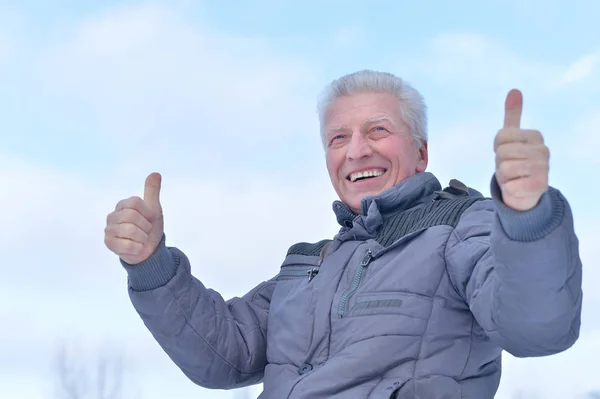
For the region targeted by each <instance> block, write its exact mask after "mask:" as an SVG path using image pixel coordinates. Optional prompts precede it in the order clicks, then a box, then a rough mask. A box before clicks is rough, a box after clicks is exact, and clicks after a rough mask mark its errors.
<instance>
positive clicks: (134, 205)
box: [115, 197, 156, 220]
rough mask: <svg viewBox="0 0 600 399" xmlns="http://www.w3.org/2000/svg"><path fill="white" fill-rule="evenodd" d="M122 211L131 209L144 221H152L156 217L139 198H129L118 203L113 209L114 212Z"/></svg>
mask: <svg viewBox="0 0 600 399" xmlns="http://www.w3.org/2000/svg"><path fill="white" fill-rule="evenodd" d="M123 209H133V210H135V211H137V212H139V213H140V214H141V215H142V216H143V217H144V218H146V220H153V219H154V218H155V217H156V215H155V212H153V211H152V210H151V209H150V208H149V207H148V204H147V203H146V202H145V201H144V200H143V199H141V198H140V197H129V198H127V199H124V200H121V201H119V202H118V203H117V206H116V207H115V212H118V211H120V210H123Z"/></svg>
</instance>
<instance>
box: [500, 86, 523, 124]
mask: <svg viewBox="0 0 600 399" xmlns="http://www.w3.org/2000/svg"><path fill="white" fill-rule="evenodd" d="M522 112H523V94H522V93H521V92H520V91H519V90H517V89H512V90H511V91H509V92H508V95H507V96H506V101H505V102H504V127H505V128H510V127H513V128H520V127H521V113H522Z"/></svg>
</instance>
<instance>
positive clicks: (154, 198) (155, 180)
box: [144, 173, 162, 209]
mask: <svg viewBox="0 0 600 399" xmlns="http://www.w3.org/2000/svg"><path fill="white" fill-rule="evenodd" d="M161 181H162V177H161V175H160V174H159V173H151V174H150V175H149V176H148V177H147V178H146V183H145V185H144V201H145V202H146V203H147V204H148V206H149V207H150V208H153V209H159V208H160V186H161Z"/></svg>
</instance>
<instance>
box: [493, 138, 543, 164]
mask: <svg viewBox="0 0 600 399" xmlns="http://www.w3.org/2000/svg"><path fill="white" fill-rule="evenodd" d="M549 155H550V151H549V150H548V147H546V146H545V145H543V144H528V143H522V142H514V141H513V142H509V143H504V144H502V145H500V146H499V147H498V148H496V161H497V162H502V161H506V160H511V159H548V158H549Z"/></svg>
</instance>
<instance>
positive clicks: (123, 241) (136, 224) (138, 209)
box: [104, 173, 164, 264]
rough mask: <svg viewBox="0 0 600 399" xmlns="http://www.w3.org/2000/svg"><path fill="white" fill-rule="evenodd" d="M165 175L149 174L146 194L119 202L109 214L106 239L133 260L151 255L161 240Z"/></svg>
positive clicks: (123, 255) (105, 233)
mask: <svg viewBox="0 0 600 399" xmlns="http://www.w3.org/2000/svg"><path fill="white" fill-rule="evenodd" d="M160 186H161V175H160V174H158V173H152V174H150V175H149V176H148V177H147V178H146V184H145V187H144V198H143V199H142V198H140V197H130V198H128V199H124V200H121V201H119V202H118V203H117V206H116V207H115V210H114V211H113V212H111V213H110V214H109V215H108V216H107V218H106V228H105V229H104V243H105V245H106V247H107V248H108V249H110V250H111V251H112V252H114V253H115V254H117V255H118V256H119V257H120V258H121V259H123V260H124V261H125V262H127V263H129V264H137V263H140V262H143V261H144V260H146V259H148V258H149V257H150V255H152V254H153V253H154V251H155V250H156V248H157V247H158V244H159V243H160V241H161V239H162V236H163V231H164V219H163V213H162V206H161V204H160Z"/></svg>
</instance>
